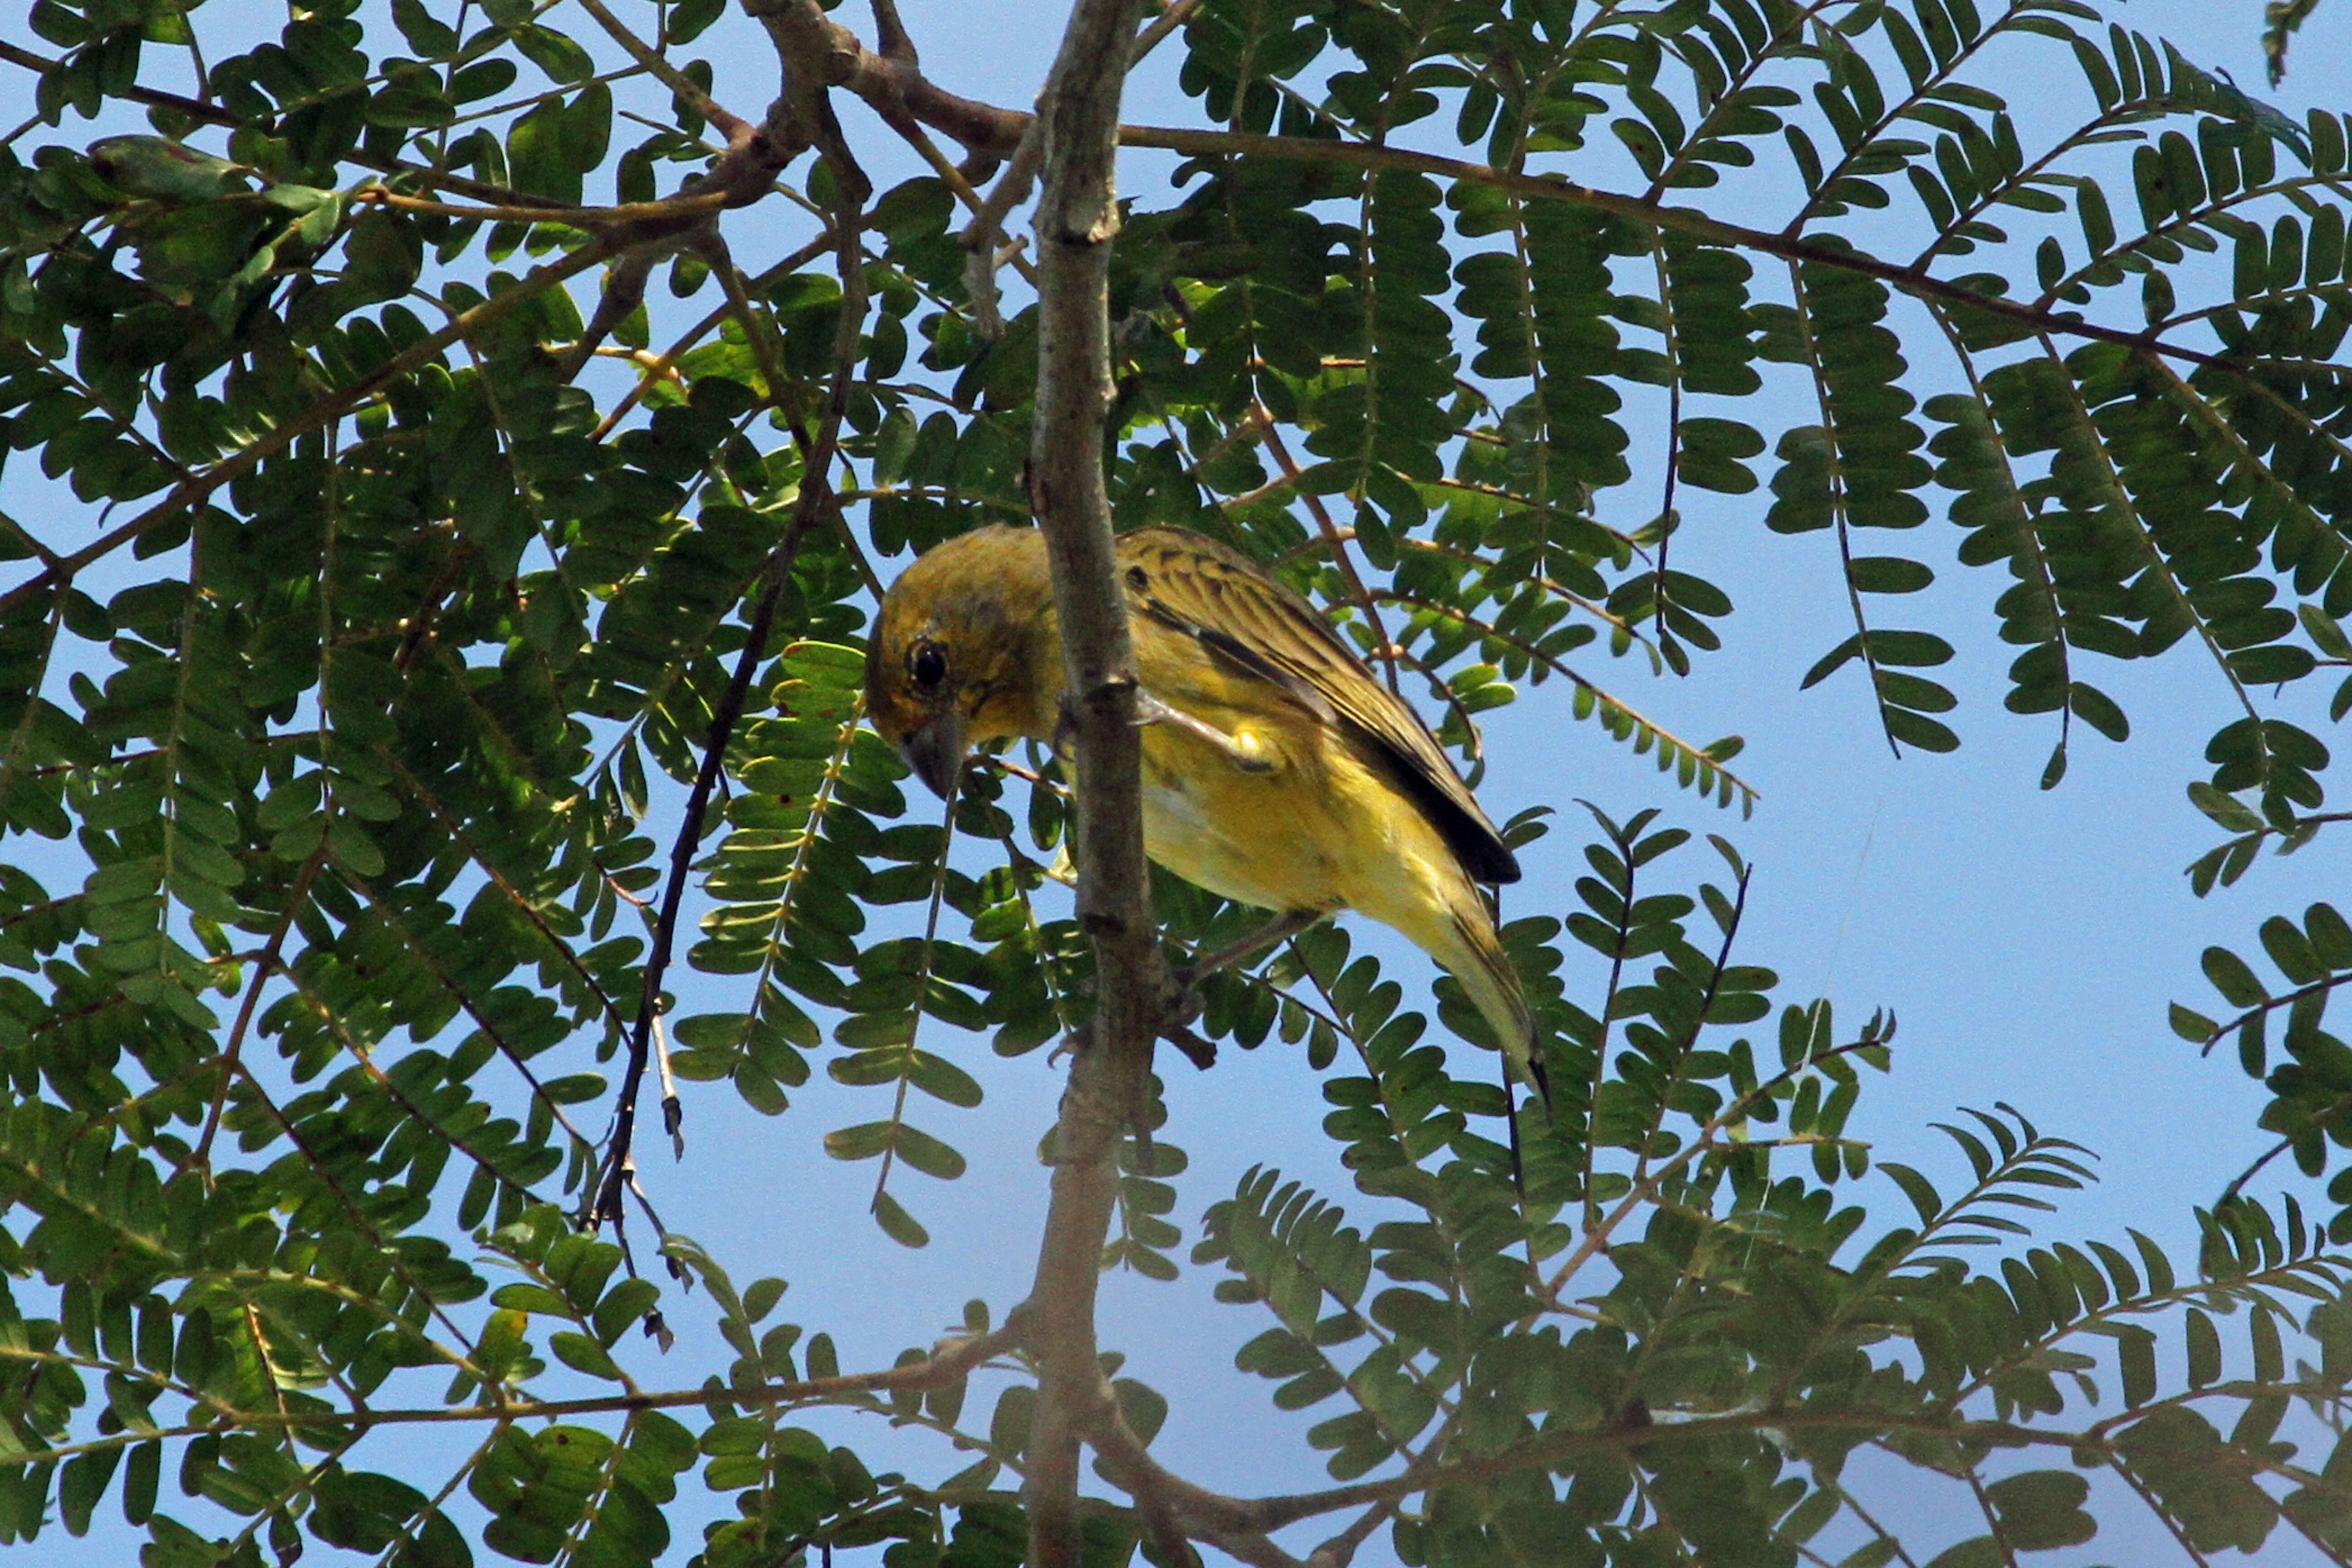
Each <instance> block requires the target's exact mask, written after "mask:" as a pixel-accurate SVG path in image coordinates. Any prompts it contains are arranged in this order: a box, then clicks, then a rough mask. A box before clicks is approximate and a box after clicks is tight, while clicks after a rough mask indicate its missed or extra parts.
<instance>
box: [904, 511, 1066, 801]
mask: <svg viewBox="0 0 2352 1568" xmlns="http://www.w3.org/2000/svg"><path fill="white" fill-rule="evenodd" d="M1052 603H1053V584H1052V582H1051V580H1050V578H1049V577H1048V575H1047V568H1046V563H1045V538H1044V536H1043V535H1041V534H1039V533H1038V532H1037V531H1035V530H1034V529H1027V528H1002V527H1000V528H982V529H976V530H974V531H971V532H970V533H966V534H962V535H960V536H958V537H957V538H954V539H951V540H949V541H948V542H946V543H944V544H941V545H939V546H938V547H936V548H935V549H933V550H931V551H930V552H928V553H926V554H925V555H924V556H923V557H922V558H921V559H919V560H918V561H917V562H916V563H914V564H913V565H911V566H909V567H908V568H907V570H906V571H905V572H904V573H902V574H900V575H899V578H898V581H897V582H896V583H894V584H891V585H890V591H889V592H888V593H887V594H886V595H883V598H882V608H881V611H880V613H879V614H878V615H877V616H875V618H874V631H873V635H872V637H870V638H869V639H868V641H867V643H866V716H867V717H868V718H870V719H871V720H873V721H874V727H875V728H876V729H877V730H878V731H881V733H882V738H883V739H884V740H886V741H887V742H890V743H891V744H892V745H894V746H896V747H898V754H899V755H900V756H903V757H904V758H906V759H907V765H908V767H911V768H913V769H914V770H915V776H916V777H918V778H919V779H921V780H922V781H923V782H924V783H925V784H929V786H930V787H931V790H932V791H933V793H935V794H937V795H940V796H941V797H945V796H946V795H948V794H949V793H950V791H951V790H952V789H953V788H954V787H955V781H956V773H957V772H958V770H960V769H961V767H962V765H963V759H964V752H965V751H966V749H967V748H968V747H969V746H970V745H971V742H975V741H985V740H991V739H993V738H995V737H997V736H1000V735H1013V734H1021V733H1025V732H1028V731H1031V730H1033V729H1034V727H1035V726H1034V713H1033V712H1032V709H1033V708H1034V703H1035V690H1036V685H1037V672H1036V671H1034V670H1033V669H1032V668H1031V663H1032V658H1033V647H1032V643H1033V640H1034V637H1033V634H1034V630H1035V627H1036V624H1037V620H1038V617H1039V616H1040V614H1041V613H1042V612H1043V611H1045V609H1046V608H1047V607H1048V606H1050V605H1051V604H1052ZM1056 657H1058V656H1056Z"/></svg>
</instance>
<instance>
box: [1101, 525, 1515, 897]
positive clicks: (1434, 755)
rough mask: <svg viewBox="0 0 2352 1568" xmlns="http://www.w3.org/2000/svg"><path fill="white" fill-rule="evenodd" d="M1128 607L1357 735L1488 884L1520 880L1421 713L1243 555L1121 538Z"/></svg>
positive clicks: (1184, 535) (1195, 540)
mask: <svg viewBox="0 0 2352 1568" xmlns="http://www.w3.org/2000/svg"><path fill="white" fill-rule="evenodd" d="M1118 554H1119V563H1120V567H1121V570H1122V574H1123V575H1124V577H1125V581H1126V586H1127V593H1128V600H1129V605H1131V606H1132V607H1133V609H1134V611H1135V612H1136V613H1138V614H1140V615H1144V616H1150V618H1151V619H1152V620H1154V621H1156V622H1158V623H1159V624H1160V625H1161V626H1166V627H1168V628H1169V629H1171V630H1172V631H1178V632H1181V633H1183V634H1184V635H1185V636H1187V637H1192V638H1193V639H1194V640H1195V641H1197V642H1198V643H1200V645H1201V646H1202V647H1204V648H1207V649H1208V650H1209V651H1210V652H1211V653H1212V654H1213V655H1214V656H1215V657H1216V658H1219V659H1220V660H1222V661H1223V663H1224V664H1225V665H1226V666H1228V667H1229V668H1232V669H1234V671H1235V672H1236V673H1238V674H1241V675H1244V676H1250V677H1255V678H1256V679H1259V680H1263V681H1265V682H1266V683H1267V684H1268V685H1271V686H1273V687H1276V689H1279V690H1281V691H1282V692H1283V693H1284V694H1285V695H1286V696H1287V697H1288V698H1289V699H1290V700H1292V701H1293V702H1295V703H1296V704H1297V706H1298V707H1299V708H1301V709H1303V710H1305V711H1306V712H1307V713H1308V714H1309V715H1311V716H1312V717H1313V718H1314V719H1316V720H1317V721H1320V722H1322V723H1324V724H1327V725H1329V726H1330V727H1331V728H1333V729H1334V730H1338V731H1341V732H1343V733H1346V734H1349V735H1351V736H1353V737H1354V738H1355V739H1357V740H1358V741H1360V742H1362V743H1363V746H1364V749H1365V750H1366V751H1368V752H1370V754H1371V755H1372V756H1374V757H1375V758H1377V759H1378V760H1379V761H1380V762H1381V763H1384V764H1385V765H1386V768H1387V771H1388V772H1389V773H1390V775H1391V777H1392V778H1393V779H1394V780H1395V781H1396V783H1397V784H1399V785H1400V786H1401V787H1402V788H1403V789H1404V790H1405V792H1406V793H1407V794H1408V795H1411V796H1412V800H1413V801H1414V803H1415V804H1416V805H1419V806H1420V807H1421V808H1422V810H1423V814H1424V815H1426V816H1428V818H1429V819H1430V821H1431V822H1432V823H1433V824H1434V825H1436V826H1437V828H1438V830H1439V832H1440V833H1442V834H1443V835H1444V837H1445V842H1446V844H1447V846H1448V847H1450V848H1452V849H1453V851H1454V855H1455V856H1456V857H1457V858H1460V860H1461V862H1462V867H1463V869H1465V871H1467V872H1469V873H1470V875H1471V877H1472V878H1473V879H1475V880H1477V881H1481V882H1515V881H1517V880H1518V877H1519V865H1518V861H1517V858H1515V857H1514V856H1513V855H1512V854H1511V851H1510V848H1509V847H1508V846H1507V845H1506V844H1504V842H1503V837H1502V835H1501V834H1500V833H1498V832H1496V828H1495V825H1494V824H1493V823H1492V822H1490V821H1488V820H1487V818H1486V813H1485V812H1483V811H1481V810H1479V809H1478V803H1477V801H1476V800H1475V799H1474V798H1473V797H1472V795H1471V794H1470V791H1469V788H1468V787H1467V786H1466V785H1465V784H1463V782H1462V779H1461V776H1460V775H1459V774H1457V773H1455V772H1454V766H1453V764H1452V763H1448V762H1447V761H1446V760H1445V753H1444V752H1443V751H1441V750H1439V749H1438V745H1437V742H1436V740H1435V739H1434V738H1433V737H1432V736H1431V734H1430V732H1429V727H1428V726H1427V725H1425V724H1423V722H1422V721H1421V716H1420V715H1419V714H1417V713H1415V712H1414V711H1413V710H1412V708H1411V707H1410V706H1409V705H1407V704H1406V702H1405V701H1404V700H1403V699H1402V698H1400V697H1398V696H1397V695H1396V694H1395V693H1394V692H1392V691H1391V690H1390V689H1388V688H1387V687H1385V686H1383V685H1381V682H1380V681H1379V680H1378V679H1374V677H1373V676H1372V673H1371V671H1370V670H1369V669H1367V668H1364V664H1363V661H1362V660H1360V659H1359V658H1357V657H1356V656H1355V654H1354V653H1353V652H1352V651H1350V650H1349V647H1348V645H1347V644H1346V643H1344V642H1342V641H1340V640H1339V634H1338V633H1337V632H1334V631H1333V630H1332V629H1331V626H1330V623H1328V621H1326V620H1324V618H1323V617H1322V616H1320V615H1318V614H1317V613H1316V610H1315V607H1314V606H1313V605H1309V604H1308V603H1307V601H1306V600H1305V599H1303V598H1300V597H1299V596H1298V595H1297V594H1295V593H1293V592H1292V591H1291V590H1290V589H1289V588H1287V587H1286V586H1285V585H1284V584H1281V583H1279V582H1277V581H1276V580H1275V579H1274V578H1273V577H1272V576H1270V575H1269V574H1267V573H1266V571H1265V568H1264V567H1262V566H1260V565H1258V564H1257V563H1255V562H1254V561H1252V560H1250V559H1249V558H1248V557H1247V556H1244V555H1241V554H1238V553H1236V552H1234V551H1232V550H1228V549H1227V548H1225V547H1224V546H1223V545H1222V544H1219V543H1217V542H1215V541H1213V540H1210V539H1206V538H1203V537H1202V536H1201V535H1199V534H1195V533H1191V532H1185V531H1177V530H1172V529H1157V528H1151V529H1140V530H1138V531H1136V532H1134V533H1130V534H1128V535H1126V536H1124V537H1123V538H1122V539H1120V541H1119V550H1118Z"/></svg>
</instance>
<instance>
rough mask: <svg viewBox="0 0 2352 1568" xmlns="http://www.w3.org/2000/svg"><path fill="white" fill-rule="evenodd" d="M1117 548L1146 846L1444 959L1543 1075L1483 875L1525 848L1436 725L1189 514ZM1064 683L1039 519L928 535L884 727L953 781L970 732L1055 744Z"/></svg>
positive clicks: (1255, 899) (1519, 1058) (1198, 878)
mask: <svg viewBox="0 0 2352 1568" xmlns="http://www.w3.org/2000/svg"><path fill="white" fill-rule="evenodd" d="M1118 563H1119V569H1120V577H1121V580H1122V581H1123V583H1124V584H1125V586H1126V590H1127V608H1128V627H1129V633H1130V634H1131V635H1132V637H1133V638H1134V642H1135V658H1136V668H1137V673H1138V675H1139V677H1140V683H1141V687H1142V690H1141V693H1140V700H1141V702H1142V707H1143V718H1144V722H1145V723H1146V724H1147V725H1148V726H1149V728H1148V729H1147V730H1146V731H1145V732H1144V737H1143V844H1144V848H1145V850H1146V852H1147V853H1149V854H1150V857H1151V858H1152V859H1154V860H1156V861H1158V862H1159V863H1160V865H1162V866H1165V867H1166V868H1169V869H1170V870H1171V871H1173V872H1175V873H1176V874H1177V875H1178V876H1180V877H1182V878H1184V879H1186V880H1188V881H1191V882H1193V883H1196V884H1198V885H1199V886H1201V887H1202V888H1205V889H1208V890H1209V891H1210V892H1213V893H1215V894H1218V895H1220V896H1221V897H1223V898H1228V899H1233V900H1236V901H1238V902H1241V903H1244V904H1255V905H1256V906H1258V907H1259V908H1261V909H1266V910H1275V911H1276V912H1277V913H1279V914H1284V915H1290V916H1294V917H1297V919H1298V920H1299V922H1300V923H1302V924H1303V923H1306V921H1307V919H1309V918H1311V917H1318V916H1321V915H1326V914H1329V913H1331V912H1333V911H1334V910H1343V909H1347V910H1357V911H1359V912H1360V913H1362V914H1367V915H1370V917H1371V918H1372V919H1374V920H1376V921H1380V922H1381V923H1382V924H1383V925H1387V926H1391V927H1393V928H1395V929H1396V930H1397V931H1401V932H1402V933H1403V934H1404V935H1405V936H1406V937H1407V938H1409V939H1410V940H1411V941H1412V943H1413V944H1414V945H1415V946H1417V947H1419V948H1420V949H1421V950H1422V951H1423V952H1426V953H1428V954H1429V955H1430V956H1431V957H1432V958H1433V959H1435V960H1436V961H1437V962H1438V963H1442V964H1444V966H1445V967H1446V968H1447V969H1448V970H1450V971H1451V972H1452V973H1453V974H1454V978H1455V979H1457V980H1459V981H1460V982H1461V983H1462V986H1463V989H1464V990H1465V991H1467V992H1468V993H1469V994H1470V998H1471V1000H1472V1001H1473V1002H1475V1004H1476V1005H1477V1006H1478V1010H1479V1011H1480V1012H1481V1013H1482V1014H1484V1015H1485V1016H1486V1021H1487V1022H1488V1024H1489V1025H1490V1026H1492V1027H1493V1028H1494V1031H1495V1034H1496V1038H1497V1039H1498V1040H1499V1041H1500V1042H1501V1044H1502V1046H1503V1048H1504V1050H1505V1051H1506V1052H1507V1054H1508V1056H1509V1058H1510V1059H1511V1061H1512V1063H1513V1064H1514V1065H1515V1066H1516V1067H1517V1068H1518V1069H1519V1071H1520V1072H1521V1073H1522V1074H1524V1075H1525V1076H1526V1077H1527V1078H1528V1079H1529V1081H1531V1082H1532V1083H1533V1084H1534V1085H1535V1086H1536V1088H1537V1089H1538V1091H1539V1092H1542V1091H1544V1090H1545V1084H1544V1075H1543V1068H1542V1064H1541V1061H1540V1059H1539V1058H1538V1056H1537V1054H1536V1048H1535V1026H1534V1021H1533V1020H1532V1018H1530V1016H1528V1005H1527V1000H1526V998H1525V996H1523V995H1522V994H1521V993H1520V989H1519V982H1518V976H1517V973H1515V972H1514V971H1513V970H1512V968H1511V963H1510V960H1509V958H1508V957H1507V956H1506V955H1505V953H1504V952H1503V946H1502V942H1501V941H1500V939H1499V938H1498V937H1497V935H1496V930H1495V918H1494V916H1493V914H1492V913H1491V912H1489V910H1488V908H1487V904H1486V899H1485V898H1484V897H1483V896H1481V894H1480V893H1479V890H1478V887H1477V884H1478V883H1481V882H1513V881H1517V879H1518V876H1519V865H1518V861H1517V859H1516V858H1514V857H1513V856H1512V854H1511V851H1510V848H1509V847H1508V846H1507V845H1506V844H1505V843H1504V842H1503V838H1502V835H1501V834H1499V833H1497V832H1496V829H1495V825H1494V824H1493V823H1492V822H1490V821H1488V820H1487V818H1486V813H1485V812H1483V811H1480V810H1479V809H1478V803H1477V802H1476V801H1475V799H1473V798H1472V797H1471V795H1470V791H1469V789H1468V787H1467V786H1465V784H1463V782H1462V780H1461V778H1460V777H1459V775H1457V774H1456V773H1454V768H1453V766H1452V764H1451V763H1448V762H1447V761H1446V760H1445V753H1444V752H1443V751H1441V750H1440V749H1439V748H1438V744H1437V742H1436V741H1435V739H1434V738H1433V737H1432V736H1431V734H1430V732H1429V729H1428V727H1427V726H1426V725H1424V724H1423V722H1422V721H1421V719H1420V717H1419V716H1418V715H1417V714H1415V713H1414V712H1413V710H1412V708H1411V707H1410V706H1408V705H1407V704H1406V703H1405V702H1404V701H1403V700H1402V699H1400V698H1399V697H1397V696H1396V695H1395V693H1393V692H1391V691H1390V690H1389V689H1388V688H1387V687H1386V686H1383V685H1382V684H1381V682H1380V681H1379V680H1378V679H1375V678H1374V677H1373V675H1372V673H1371V671H1370V670H1369V669H1367V668H1365V667H1364V665H1363V663H1362V661H1360V659H1358V658H1356V656H1355V655H1354V654H1353V653H1352V652H1350V651H1349V648H1348V646H1347V645H1346V644H1345V643H1343V642H1341V641H1340V640H1339V636H1338V634H1337V633H1335V632H1334V631H1333V630H1332V629H1331V627H1330V626H1329V624H1328V622H1326V621H1325V620H1324V619H1323V617H1322V616H1320V615H1318V614H1317V613H1316V610H1315V608H1314V606H1313V605H1309V604H1308V603H1307V601H1306V600H1305V599H1303V598H1301V597H1300V596H1299V595H1297V594H1296V593H1293V592H1292V591H1291V590H1290V589H1289V588H1287V587H1286V586H1285V585H1283V584H1281V583H1279V582H1277V581H1276V580H1275V579H1274V578H1273V577H1272V576H1270V575H1269V574H1267V573H1266V571H1265V568H1264V567H1261V566H1259V565H1258V564H1257V563H1255V562H1254V561H1251V560H1250V559H1248V558H1247V557H1246V556H1244V555H1240V554H1238V553H1236V552H1234V551H1232V550H1229V549H1227V548H1226V547H1225V546H1223V545H1222V544H1219V543H1217V542H1215V541H1214V540H1212V539H1207V538H1203V537H1202V535H1200V534H1197V533H1193V532H1191V531H1187V530H1184V529H1181V528H1149V529H1141V530H1139V531H1136V532H1133V533H1130V534H1128V535H1126V536H1124V537H1123V538H1121V539H1120V540H1119V541H1118ZM1064 685H1065V680H1064V674H1063V666H1062V644H1061V634H1060V623H1059V620H1058V617H1057V616H1056V615H1055V609H1054V588H1053V582H1052V578H1051V574H1050V569H1049V567H1048V564H1047V562H1046V558H1045V535H1044V534H1042V533H1040V532H1038V531H1036V530H1034V529H1029V528H1006V527H996V528H982V529H978V530H975V531H972V532H971V533H967V534H963V535H961V536H960V537H958V538H955V539H952V540H950V541H948V542H946V543H944V544H941V545H940V546H939V547H937V548H936V549H934V550H932V551H930V552H928V553H926V554H925V555H923V556H922V557H921V559H919V560H918V561H917V562H916V563H914V564H913V565H911V566H909V567H908V568H907V570H906V572H905V573H904V574H902V575H901V576H900V577H899V579H898V582H897V583H896V584H893V585H892V586H891V588H890V591H889V593H888V594H887V595H886V596H885V597H884V599H883V601H882V609H881V613H880V615H879V616H877V617H876V621H875V626H874V633H873V637H872V640H871V641H870V642H869V643H868V644H867V647H866V710H867V712H868V714H869V715H870V716H871V717H872V719H873V721H874V724H875V727H876V728H877V729H878V730H879V731H881V732H882V736H883V738H884V739H885V740H887V741H888V742H891V743H892V744H894V745H896V746H897V747H898V749H899V752H900V753H901V754H902V755H904V756H905V757H906V759H907V762H908V765H909V766H911V767H912V768H913V769H914V770H915V773H916V774H917V775H918V776H919V777H920V778H921V779H922V781H923V782H924V783H925V784H929V786H930V787H931V788H932V790H934V791H935V792H937V793H938V794H940V795H942V796H945V795H947V794H948V793H949V792H950V790H952V789H953V788H954V787H955V782H956V777H957V775H958V773H960V772H961V769H962V765H963V760H964V755H965V752H966V750H967V748H968V747H970V746H971V744H972V743H973V742H980V741H988V740H994V739H998V738H1000V737H1006V736H1013V735H1025V736H1028V737H1029V738H1030V739H1032V740H1035V741H1041V742H1045V743H1046V744H1049V745H1050V744H1053V743H1054V742H1055V731H1056V729H1057V727H1058V726H1059V723H1060V719H1061V700H1062V692H1063V689H1064ZM1547 1099H1549V1096H1548V1094H1547Z"/></svg>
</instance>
